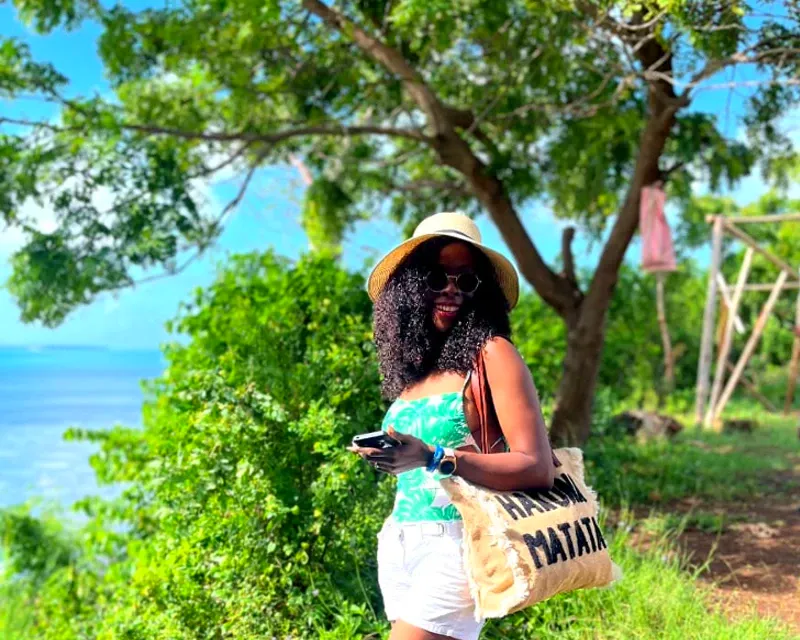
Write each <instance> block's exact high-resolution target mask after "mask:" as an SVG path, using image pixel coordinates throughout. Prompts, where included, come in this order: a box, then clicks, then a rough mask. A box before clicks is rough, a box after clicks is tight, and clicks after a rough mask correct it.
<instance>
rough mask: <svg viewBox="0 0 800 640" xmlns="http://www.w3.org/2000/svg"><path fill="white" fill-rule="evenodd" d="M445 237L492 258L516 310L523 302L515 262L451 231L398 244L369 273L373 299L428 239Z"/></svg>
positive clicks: (503, 286) (509, 306)
mask: <svg viewBox="0 0 800 640" xmlns="http://www.w3.org/2000/svg"><path fill="white" fill-rule="evenodd" d="M441 237H449V238H453V239H454V240H460V241H461V242H466V243H467V244H470V245H472V246H473V247H475V248H476V249H478V250H479V251H481V252H482V253H483V254H484V255H485V256H486V257H487V258H488V260H489V262H490V263H491V264H492V267H493V268H494V272H495V276H496V277H497V282H498V284H499V285H500V289H501V290H502V291H503V295H504V296H505V298H506V301H507V302H508V308H509V309H513V308H514V307H515V306H516V305H517V302H518V300H519V276H518V275H517V270H516V269H515V268H514V265H513V264H511V261H510V260H509V259H508V258H506V257H505V256H504V255H503V254H501V253H498V252H497V251H494V250H493V249H489V248H488V247H485V246H483V245H482V244H480V243H479V242H475V241H474V240H473V239H472V238H470V237H469V236H467V235H466V234H460V233H458V232H450V231H440V232H437V233H427V234H423V235H420V236H416V237H414V238H409V239H408V240H406V241H405V242H402V243H400V244H399V245H397V246H396V247H395V248H394V249H392V250H391V251H390V252H389V253H387V254H386V255H385V256H384V257H383V258H381V259H380V260H379V261H378V264H376V265H375V267H374V268H373V269H372V272H371V273H370V274H369V278H368V279H367V293H368V294H369V297H370V299H371V300H372V301H373V302H375V301H376V300H377V299H378V296H379V295H380V293H381V291H383V288H384V287H385V286H386V283H387V282H388V281H389V278H391V277H392V274H393V273H394V272H395V271H396V270H397V267H399V266H400V264H402V262H403V260H405V259H406V258H407V257H408V256H409V255H410V254H411V253H412V252H413V251H414V249H416V248H417V247H419V246H420V245H421V244H423V243H425V242H426V241H428V240H431V239H433V238H441Z"/></svg>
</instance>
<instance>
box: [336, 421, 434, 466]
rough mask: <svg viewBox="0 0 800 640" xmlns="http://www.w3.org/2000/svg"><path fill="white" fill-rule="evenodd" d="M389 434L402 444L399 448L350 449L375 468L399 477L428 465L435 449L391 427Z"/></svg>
mask: <svg viewBox="0 0 800 640" xmlns="http://www.w3.org/2000/svg"><path fill="white" fill-rule="evenodd" d="M387 433H388V434H389V435H390V436H392V438H394V439H395V440H397V441H398V442H400V446H399V447H392V448H391V449H372V448H369V447H349V449H350V451H352V452H353V453H357V454H358V455H360V456H361V457H362V458H364V460H366V461H367V462H369V463H370V464H371V465H372V466H373V467H375V468H376V469H378V470H379V471H383V472H384V473H391V474H392V475H397V474H398V473H403V472H404V471H410V470H411V469H416V468H417V467H424V466H426V465H427V464H428V461H429V460H430V457H431V454H432V453H433V449H432V448H431V447H429V446H428V445H426V444H425V443H424V442H423V441H422V440H420V439H419V438H415V437H414V436H410V435H408V434H405V433H398V432H397V431H395V430H394V429H393V428H392V427H389V430H388V431H387Z"/></svg>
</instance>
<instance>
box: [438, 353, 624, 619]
mask: <svg viewBox="0 0 800 640" xmlns="http://www.w3.org/2000/svg"><path fill="white" fill-rule="evenodd" d="M473 373H474V375H473V386H472V389H473V396H474V398H475V401H476V404H477V405H478V412H479V414H480V418H481V443H480V446H481V450H482V451H484V452H492V451H493V447H492V446H491V445H490V444H489V443H490V442H496V439H493V438H492V436H491V435H489V434H490V433H492V432H494V434H496V433H497V432H498V431H499V427H498V426H496V425H491V424H489V422H490V416H489V413H488V412H489V410H490V409H489V407H490V404H489V403H490V400H489V396H488V393H489V389H488V384H487V382H486V372H485V369H484V367H483V363H482V358H480V357H479V359H478V365H477V367H476V371H475V372H473ZM475 378H477V384H476V383H475ZM554 458H555V460H554V462H557V465H556V478H555V483H554V486H553V489H552V490H550V491H510V492H504V491H494V490H492V489H486V488H484V487H479V486H477V485H474V484H472V483H470V482H467V481H466V480H464V479H463V478H458V477H452V478H446V479H443V480H442V481H441V482H442V486H443V488H444V490H445V491H446V492H447V494H448V495H449V496H450V499H451V500H452V502H453V504H454V505H455V506H456V508H457V509H458V511H459V513H460V514H461V517H462V518H463V520H464V558H465V565H466V568H467V576H468V579H469V583H470V591H471V592H472V597H473V600H474V601H475V609H476V610H475V615H476V617H478V618H499V617H503V616H505V615H508V614H509V613H513V612H515V611H519V610H520V609H524V608H525V607H528V606H530V605H532V604H535V603H537V602H541V601H542V600H545V599H547V598H550V597H552V596H554V595H555V594H557V593H562V592H564V591H571V590H573V589H581V588H586V587H602V586H608V585H610V584H611V583H613V582H614V581H616V580H618V579H620V578H621V577H622V572H621V571H620V569H619V567H617V565H615V564H614V563H613V562H612V561H611V557H610V556H609V553H608V545H607V543H606V539H605V537H604V536H603V533H602V531H601V530H600V525H599V523H598V519H597V518H598V505H597V499H596V496H595V494H594V492H593V491H592V490H591V489H590V488H589V487H587V486H586V483H585V481H584V471H583V454H582V452H581V450H580V449H574V448H569V449H556V450H555V452H554Z"/></svg>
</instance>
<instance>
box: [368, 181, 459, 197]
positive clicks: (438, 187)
mask: <svg viewBox="0 0 800 640" xmlns="http://www.w3.org/2000/svg"><path fill="white" fill-rule="evenodd" d="M426 189H428V190H435V191H448V192H450V193H452V194H454V195H458V196H462V197H465V198H466V197H470V196H472V195H473V194H472V192H471V191H470V190H469V188H468V187H467V185H465V184H464V183H463V182H457V181H455V180H452V181H445V180H413V181H411V182H405V183H402V184H389V185H387V186H386V188H385V189H383V191H384V192H385V193H389V192H392V191H400V192H406V193H419V192H420V191H425V190H426Z"/></svg>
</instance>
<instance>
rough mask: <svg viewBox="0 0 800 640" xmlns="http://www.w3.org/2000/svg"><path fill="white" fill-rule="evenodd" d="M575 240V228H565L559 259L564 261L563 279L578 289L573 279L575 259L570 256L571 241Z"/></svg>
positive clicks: (576, 282) (575, 279)
mask: <svg viewBox="0 0 800 640" xmlns="http://www.w3.org/2000/svg"><path fill="white" fill-rule="evenodd" d="M574 239H575V227H567V228H566V229H564V231H563V233H562V234H561V257H562V260H563V261H564V277H565V278H566V279H567V280H568V281H569V282H570V283H572V285H573V286H574V287H575V288H576V289H577V288H578V279H577V278H576V277H575V257H574V256H573V254H572V241H573V240H574Z"/></svg>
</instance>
